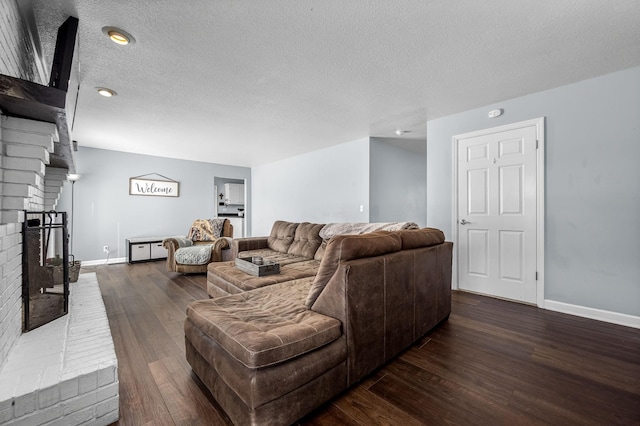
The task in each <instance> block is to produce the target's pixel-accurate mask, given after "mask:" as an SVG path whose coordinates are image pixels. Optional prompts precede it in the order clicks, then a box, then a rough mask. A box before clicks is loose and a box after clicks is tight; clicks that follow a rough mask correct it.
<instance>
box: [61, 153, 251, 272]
mask: <svg viewBox="0 0 640 426" xmlns="http://www.w3.org/2000/svg"><path fill="white" fill-rule="evenodd" d="M76 164H77V169H78V173H79V174H80V175H81V178H80V180H78V181H77V182H76V183H75V188H74V204H75V207H74V211H75V216H76V217H75V220H74V234H75V238H74V242H73V251H74V252H75V253H74V254H75V256H76V259H79V260H86V261H88V260H97V259H105V258H106V255H105V254H104V253H103V252H102V247H103V246H105V245H108V246H109V247H110V250H111V253H110V257H111V258H120V257H124V256H125V239H127V238H130V237H148V236H160V237H162V236H168V235H186V233H187V231H188V229H189V226H190V225H191V223H192V222H193V220H194V219H204V218H211V217H213V215H214V203H215V196H216V195H215V194H214V191H213V186H214V177H215V176H224V177H227V178H234V179H247V183H248V185H247V188H246V189H245V190H246V191H248V194H249V199H250V194H251V184H250V178H251V170H250V169H249V168H246V167H236V166H226V165H221V164H212V163H203V162H197V161H186V160H175V159H170V158H163V157H154V156H149V155H139V154H129V153H125V152H119V151H110V150H104V149H95V148H83V147H80V149H79V150H78V152H77V156H76ZM147 173H159V174H161V175H164V176H166V177H168V178H171V179H173V180H177V181H179V182H180V196H179V197H176V198H173V197H147V196H134V195H129V178H131V177H136V176H140V175H143V174H147ZM149 178H150V179H157V178H158V177H157V176H149ZM247 208H249V209H250V206H247ZM57 210H59V211H67V212H71V184H70V183H66V184H65V187H64V188H63V193H62V197H61V199H60V201H59V203H58V206H57Z"/></svg>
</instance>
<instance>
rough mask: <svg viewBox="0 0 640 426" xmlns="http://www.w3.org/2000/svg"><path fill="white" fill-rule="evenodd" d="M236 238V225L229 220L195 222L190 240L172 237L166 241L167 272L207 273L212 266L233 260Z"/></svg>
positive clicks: (188, 236) (164, 242) (164, 245)
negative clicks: (232, 240) (234, 231)
mask: <svg viewBox="0 0 640 426" xmlns="http://www.w3.org/2000/svg"><path fill="white" fill-rule="evenodd" d="M232 236H233V225H231V222H230V221H229V220H228V219H197V220H195V221H194V222H193V224H192V225H191V228H190V229H189V233H188V234H187V236H186V237H169V238H165V239H164V241H162V245H163V247H164V248H166V249H167V271H169V272H180V273H183V274H188V273H198V272H207V265H208V264H209V263H211V262H220V261H221V260H223V259H226V258H228V257H230V254H229V252H230V250H229V248H230V247H231V237H232ZM224 252H227V254H226V255H225V253H224Z"/></svg>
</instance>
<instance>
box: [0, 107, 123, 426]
mask: <svg viewBox="0 0 640 426" xmlns="http://www.w3.org/2000/svg"><path fill="white" fill-rule="evenodd" d="M57 138H58V130H57V127H56V125H55V124H51V123H44V122H39V121H33V120H26V119H21V118H15V117H7V116H4V115H1V114H0V189H1V192H0V424H3V425H5V424H6V425H14V424H15V425H18V424H25V425H40V424H47V425H49V424H51V425H53V424H60V425H79V424H85V423H86V424H94V425H107V424H110V423H112V422H114V421H116V420H117V419H118V414H119V408H118V405H119V404H118V402H119V399H118V398H119V393H118V369H117V365H118V364H117V359H116V355H115V350H114V346H113V340H112V338H111V332H110V329H109V323H108V319H107V316H106V312H105V310H104V303H103V301H102V296H101V294H100V289H99V287H98V283H97V279H96V277H95V274H91V275H81V279H80V280H78V283H75V284H71V285H70V293H71V298H70V304H69V306H70V307H69V314H68V315H65V316H63V317H61V318H58V319H56V320H54V321H52V322H50V323H48V324H45V325H43V326H41V327H39V328H37V329H35V330H33V331H31V332H29V333H25V334H22V223H23V221H24V213H23V211H24V210H32V211H40V210H51V209H54V208H55V205H56V203H57V201H58V198H59V194H60V190H61V187H62V185H63V183H64V181H65V180H66V174H67V170H66V169H61V168H53V167H49V166H48V165H47V164H48V163H49V155H50V153H52V152H53V151H54V143H55V142H57Z"/></svg>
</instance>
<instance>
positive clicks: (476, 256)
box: [456, 124, 538, 303]
mask: <svg viewBox="0 0 640 426" xmlns="http://www.w3.org/2000/svg"><path fill="white" fill-rule="evenodd" d="M516 127H517V126H516ZM537 130H538V129H537V127H536V125H535V124H531V125H530V126H526V127H519V128H514V129H509V130H504V129H502V130H498V129H496V131H495V132H493V131H491V130H489V131H487V132H484V134H479V135H478V134H470V135H469V136H468V137H465V136H464V135H462V136H461V137H459V138H458V139H457V142H458V144H457V150H458V151H457V161H458V164H457V185H458V187H457V195H458V202H457V204H458V211H457V224H456V226H457V228H458V229H457V231H458V232H457V233H458V288H460V289H462V290H469V291H473V292H477V293H483V294H488V295H493V296H498V297H503V298H506V299H512V300H517V301H522V302H527V303H536V296H537V294H536V292H537V283H536V264H537V257H536V256H537V253H536V252H537V245H536V244H537V242H536V235H537V234H536V232H537V228H536V215H537V206H536V202H537V190H538V188H537V153H536V149H537V142H536V140H537Z"/></svg>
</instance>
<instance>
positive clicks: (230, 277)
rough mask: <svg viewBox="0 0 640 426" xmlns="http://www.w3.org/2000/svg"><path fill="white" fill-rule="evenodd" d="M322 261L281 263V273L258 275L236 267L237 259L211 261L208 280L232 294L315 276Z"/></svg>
mask: <svg viewBox="0 0 640 426" xmlns="http://www.w3.org/2000/svg"><path fill="white" fill-rule="evenodd" d="M319 266H320V262H318V261H317V260H306V261H302V262H296V263H291V264H288V265H284V266H283V265H280V273H279V274H273V275H266V276H263V277H256V276H254V275H250V274H247V273H246V272H243V271H241V270H240V269H238V268H236V266H235V261H232V262H216V263H210V264H209V268H208V276H207V281H209V282H211V283H213V284H215V285H217V286H219V287H221V288H222V289H223V290H224V291H226V292H227V293H230V294H234V293H240V292H243V291H249V290H254V289H256V288H261V287H265V286H270V285H273V284H277V283H282V282H285V281H292V280H297V279H300V278H307V277H313V276H315V275H316V273H317V272H318V267H319Z"/></svg>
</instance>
